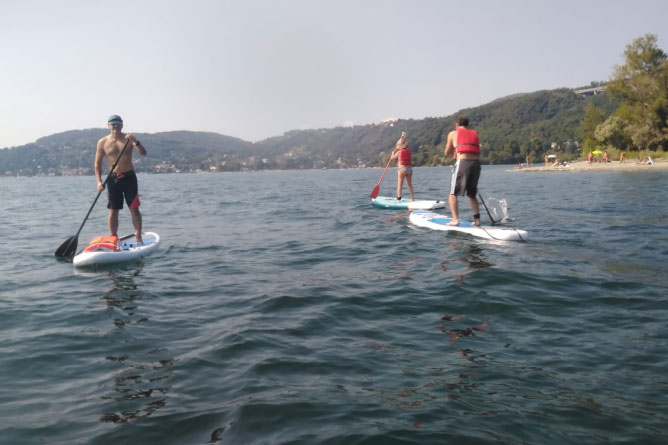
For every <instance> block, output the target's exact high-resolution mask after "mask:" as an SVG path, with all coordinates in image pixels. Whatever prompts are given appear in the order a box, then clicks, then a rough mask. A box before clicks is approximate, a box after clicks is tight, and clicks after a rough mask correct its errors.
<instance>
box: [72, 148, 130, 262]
mask: <svg viewBox="0 0 668 445" xmlns="http://www.w3.org/2000/svg"><path fill="white" fill-rule="evenodd" d="M129 143H130V139H128V140H127V141H125V145H123V149H122V150H121V152H120V153H119V154H118V157H117V158H116V160H115V161H114V163H113V164H111V169H110V170H109V174H107V177H106V179H105V180H104V182H103V183H102V189H101V190H100V191H98V192H97V196H96V197H95V201H93V205H91V206H90V209H88V213H86V217H85V218H84V220H83V222H82V223H81V225H80V226H79V230H77V233H76V235H74V237H73V238H72V240H75V239H77V238H79V233H81V229H83V226H84V224H86V221H87V220H88V217H89V216H90V212H92V211H93V207H95V204H96V203H97V200H98V198H99V197H100V195H101V194H102V190H104V189H105V187H106V186H107V182H109V178H111V174H112V173H113V172H114V169H115V168H116V165H118V161H120V160H121V156H123V153H125V149H126V148H127V147H128V144H129ZM71 244H72V243H71V242H70V244H68V246H67V247H68V248H69V246H70V245H71ZM65 250H67V249H65Z"/></svg>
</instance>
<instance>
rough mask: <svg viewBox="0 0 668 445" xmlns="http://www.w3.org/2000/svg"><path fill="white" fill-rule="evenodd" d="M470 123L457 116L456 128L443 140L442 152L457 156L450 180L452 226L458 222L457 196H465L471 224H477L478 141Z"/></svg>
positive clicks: (478, 210) (478, 221)
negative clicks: (471, 216)
mask: <svg viewBox="0 0 668 445" xmlns="http://www.w3.org/2000/svg"><path fill="white" fill-rule="evenodd" d="M468 127H469V119H468V118H467V117H464V116H460V117H459V118H457V122H456V123H455V129H454V130H453V131H451V132H450V133H449V134H448V140H447V142H446V144H445V155H446V156H448V155H450V154H451V153H455V154H456V157H457V160H456V162H455V165H454V169H453V171H452V178H451V180H450V196H448V203H449V204H450V212H451V213H452V221H450V222H449V223H448V225H451V226H458V225H459V209H458V206H457V196H468V198H469V201H470V202H471V208H472V209H473V224H475V225H477V226H479V225H480V206H479V205H478V199H477V198H476V195H477V194H478V180H479V179H480V170H481V168H480V141H479V140H478V133H476V131H475V130H471V129H469V128H468Z"/></svg>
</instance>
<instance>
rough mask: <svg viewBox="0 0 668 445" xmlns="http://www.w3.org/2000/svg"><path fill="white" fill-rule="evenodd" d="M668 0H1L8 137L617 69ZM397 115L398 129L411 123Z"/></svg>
mask: <svg viewBox="0 0 668 445" xmlns="http://www.w3.org/2000/svg"><path fill="white" fill-rule="evenodd" d="M666 17H668V2H666V1H664V0H635V1H633V2H631V1H628V0H624V1H620V0H578V1H573V0H559V1H548V0H496V1H495V0H476V1H472V0H471V1H461V0H457V1H451V0H230V1H228V0H130V1H126V0H114V1H99V0H60V1H53V0H0V60H1V61H2V64H1V65H0V88H1V91H2V94H1V95H0V122H2V126H1V128H0V147H12V146H19V145H23V144H27V143H31V142H34V141H36V140H37V139H38V138H41V137H44V136H49V135H51V134H54V133H60V132H64V131H69V130H76V129H85V128H105V127H106V123H107V118H108V116H109V115H111V114H118V115H120V116H121V117H122V118H123V120H124V129H125V131H128V132H136V133H155V132H161V131H174V130H192V131H211V132H216V133H220V134H224V135H228V136H233V137H238V138H241V139H244V140H247V141H253V142H255V141H259V140H262V139H265V138H268V137H272V136H280V135H282V134H283V133H285V132H286V131H290V130H295V129H297V130H303V129H312V128H333V127H337V126H351V125H366V124H370V123H377V122H381V121H383V120H387V119H397V118H400V119H411V118H412V119H422V118H425V117H437V116H447V115H451V114H453V113H456V112H457V111H458V110H461V109H463V108H468V107H475V106H478V105H483V104H485V103H488V102H490V101H492V100H494V99H497V98H499V97H504V96H507V95H511V94H515V93H522V92H532V91H538V90H544V89H554V88H562V87H567V88H576V87H581V86H587V85H589V84H590V82H592V81H605V80H608V79H609V78H610V76H611V74H612V70H613V69H614V66H615V65H621V64H623V63H624V56H623V54H624V49H625V48H626V45H628V44H630V43H631V42H632V41H633V40H634V39H636V38H638V37H642V36H644V35H645V34H647V33H651V34H655V35H657V37H658V46H659V47H660V48H661V49H663V50H664V51H666V52H668V26H667V25H666ZM398 131H400V130H398Z"/></svg>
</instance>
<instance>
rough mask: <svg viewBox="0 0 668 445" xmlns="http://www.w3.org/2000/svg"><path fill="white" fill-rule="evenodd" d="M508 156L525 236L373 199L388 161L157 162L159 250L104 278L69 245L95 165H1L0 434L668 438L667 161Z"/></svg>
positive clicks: (491, 175)
mask: <svg viewBox="0 0 668 445" xmlns="http://www.w3.org/2000/svg"><path fill="white" fill-rule="evenodd" d="M507 168H509V167H488V166H484V167H483V173H482V179H481V183H480V188H481V191H482V192H483V195H484V196H485V197H486V198H488V199H492V198H497V199H505V200H506V201H507V203H508V213H509V217H510V220H511V223H512V224H513V225H515V226H516V227H518V228H522V229H525V230H528V231H529V233H530V237H531V239H530V241H529V242H526V243H522V242H495V241H486V240H481V239H477V238H472V237H469V236H466V235H462V234H445V233H443V232H434V231H429V230H426V229H421V228H416V227H414V226H412V225H411V224H410V223H409V221H408V213H407V212H399V211H389V210H379V209H375V208H373V207H372V206H371V204H370V200H369V198H368V194H369V192H370V191H371V189H373V187H374V185H375V184H376V182H377V181H378V179H379V177H380V174H381V172H382V171H381V170H380V169H367V170H345V171H333V170H327V171H279V172H264V173H218V174H183V175H148V174H140V175H139V184H140V194H141V197H142V202H143V204H142V212H143V216H144V229H145V230H151V231H156V232H158V233H160V235H161V236H162V237H163V244H162V246H161V248H160V250H159V251H158V252H157V253H155V254H154V255H153V256H151V257H149V258H147V259H145V260H143V261H142V262H139V263H134V264H127V265H124V266H120V267H115V268H110V269H105V270H98V271H76V270H74V269H73V267H72V265H71V264H70V263H64V262H60V261H57V260H56V258H55V257H54V255H53V254H54V251H55V249H56V248H57V247H58V246H60V244H61V243H62V242H63V241H65V240H66V239H67V238H68V237H69V236H71V235H73V234H74V233H75V232H76V230H77V228H78V227H79V225H80V224H81V221H82V220H83V217H84V216H85V214H86V211H87V210H88V208H89V207H90V205H91V203H92V201H93V199H94V197H95V194H96V190H95V180H94V178H93V177H58V178H21V179H16V178H2V179H0V202H2V210H0V233H1V234H2V238H3V239H4V242H3V243H2V244H0V255H1V256H2V262H0V340H1V341H0V378H1V379H2V385H0V442H1V443H8V444H33V443H40V444H41V443H45V444H46V443H48V444H78V443H86V444H88V443H90V444H108V443H123V444H148V443H151V444H154V443H155V444H205V443H220V444H297V443H299V444H302V443H303V444H311V443H318V444H320V443H324V444H357V443H363V444H392V443H416V444H431V443H438V444H443V443H466V444H475V443H490V442H503V443H518V444H519V443H541V444H563V443H576V442H580V443H603V442H617V443H634V444H637V443H667V442H668V428H667V425H668V377H667V375H668V330H667V329H666V320H668V273H667V272H668V267H667V264H668V243H667V241H668V212H667V211H666V209H667V205H666V204H667V203H668V200H667V199H666V196H668V174H667V173H665V172H651V173H620V172H597V173H519V172H513V171H507V170H506V169H507ZM449 178H450V170H449V169H447V168H417V169H415V174H414V184H415V189H416V197H417V198H421V199H425V198H432V199H439V198H440V199H443V198H446V197H447V196H446V187H447V185H448V181H449ZM395 187H396V175H395V173H394V171H392V170H390V171H389V172H388V174H387V175H386V176H385V180H384V181H383V184H382V187H381V194H382V195H389V196H392V194H393V193H394V189H395ZM405 195H406V196H407V195H408V193H407V192H405ZM105 201H106V200H105V199H104V195H103V196H102V198H101V200H100V202H98V204H97V205H96V207H95V208H94V210H93V212H92V214H91V217H90V218H89V220H88V221H87V223H86V225H85V226H84V229H83V231H82V233H81V235H80V237H79V245H80V246H81V245H82V244H84V243H86V242H87V241H88V240H90V239H91V238H92V237H93V236H96V235H101V234H105V232H106V209H105ZM460 211H461V216H462V218H467V219H469V218H470V217H471V211H470V207H469V205H468V203H467V202H466V201H465V200H460ZM443 212H444V213H445V212H446V211H445V210H443ZM482 213H483V222H486V221H487V218H486V215H485V214H484V212H482ZM120 225H121V228H120V234H121V235H123V234H127V233H130V232H131V231H132V228H131V225H130V217H129V213H128V211H127V210H123V211H122V213H121V215H120Z"/></svg>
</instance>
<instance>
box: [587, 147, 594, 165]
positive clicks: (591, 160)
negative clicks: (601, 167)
mask: <svg viewBox="0 0 668 445" xmlns="http://www.w3.org/2000/svg"><path fill="white" fill-rule="evenodd" d="M587 162H589V165H591V163H592V162H594V154H593V153H592V152H591V150H589V154H588V155H587Z"/></svg>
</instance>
